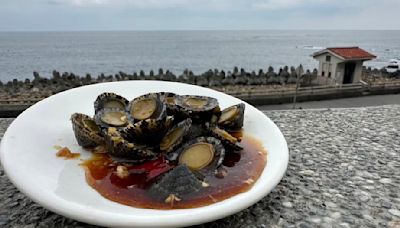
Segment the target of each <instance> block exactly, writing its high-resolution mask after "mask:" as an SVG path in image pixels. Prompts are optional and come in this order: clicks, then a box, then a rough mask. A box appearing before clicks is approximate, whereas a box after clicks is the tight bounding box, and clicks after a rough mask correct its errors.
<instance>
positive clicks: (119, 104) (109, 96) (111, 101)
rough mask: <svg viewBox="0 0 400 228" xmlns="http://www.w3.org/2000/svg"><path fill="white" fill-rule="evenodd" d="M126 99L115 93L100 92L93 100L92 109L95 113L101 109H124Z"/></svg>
mask: <svg viewBox="0 0 400 228" xmlns="http://www.w3.org/2000/svg"><path fill="white" fill-rule="evenodd" d="M128 102H129V101H128V100H127V99H125V98H124V97H122V96H120V95H118V94H115V93H102V94H100V95H99V96H98V97H97V99H96V101H95V102H94V111H95V114H97V113H98V112H99V111H101V110H103V109H105V108H106V109H110V108H112V109H121V110H124V109H125V108H126V106H127V105H128Z"/></svg>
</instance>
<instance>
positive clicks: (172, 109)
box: [71, 92, 267, 210]
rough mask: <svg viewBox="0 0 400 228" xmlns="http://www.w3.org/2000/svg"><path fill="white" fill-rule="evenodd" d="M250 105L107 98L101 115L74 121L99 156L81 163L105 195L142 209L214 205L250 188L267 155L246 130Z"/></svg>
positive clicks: (167, 96) (202, 99)
mask: <svg viewBox="0 0 400 228" xmlns="http://www.w3.org/2000/svg"><path fill="white" fill-rule="evenodd" d="M245 107H246V105H245V104H244V103H239V104H235V105H232V106H229V107H226V108H224V109H222V108H221V107H220V104H219V102H218V100H217V99H215V98H212V97H207V96H198V95H179V94H175V93H170V92H158V93H148V94H144V95H141V96H138V97H135V98H133V99H132V100H128V99H127V98H124V97H123V96H120V95H118V94H116V93H112V92H105V93H102V94H100V95H99V96H98V97H97V99H96V100H95V101H94V105H93V108H94V115H93V116H89V115H86V114H83V113H73V114H72V115H71V122H72V130H73V132H74V135H75V138H76V141H77V143H78V144H79V145H80V146H81V147H82V148H84V149H85V150H88V151H90V152H92V154H93V155H92V157H91V158H90V159H87V160H84V161H83V162H82V163H81V164H80V165H81V166H82V167H83V168H84V169H85V173H86V181H87V183H88V184H89V185H90V186H91V187H92V188H93V189H95V190H96V191H97V192H98V193H99V194H100V195H102V196H103V197H105V198H107V199H109V200H112V201H114V202H118V203H121V204H125V205H128V206H133V207H138V208H152V209H164V210H166V209H181V208H195V207H201V206H206V205H209V204H212V203H217V202H219V201H222V200H225V199H227V198H230V197H233V196H235V195H237V194H239V193H241V192H245V191H247V190H249V189H250V188H251V187H252V186H253V184H255V183H256V181H257V179H258V178H259V176H260V175H261V173H262V171H263V169H264V167H265V165H266V153H267V152H266V150H265V149H264V148H263V146H262V145H261V143H259V142H258V141H257V139H255V138H254V137H252V136H248V135H246V132H244V131H243V125H244V120H245Z"/></svg>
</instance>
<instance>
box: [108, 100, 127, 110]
mask: <svg viewBox="0 0 400 228" xmlns="http://www.w3.org/2000/svg"><path fill="white" fill-rule="evenodd" d="M103 108H116V109H125V104H123V103H122V102H120V101H117V100H110V101H107V102H106V103H105V104H104V106H103Z"/></svg>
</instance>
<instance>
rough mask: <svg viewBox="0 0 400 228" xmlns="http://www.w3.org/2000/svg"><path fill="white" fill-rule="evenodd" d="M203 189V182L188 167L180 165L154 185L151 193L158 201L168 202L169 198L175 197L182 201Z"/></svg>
mask: <svg viewBox="0 0 400 228" xmlns="http://www.w3.org/2000/svg"><path fill="white" fill-rule="evenodd" d="M201 188H202V185H201V181H200V180H199V179H197V177H196V176H195V175H194V174H193V172H192V171H190V169H189V168H188V167H187V166H186V165H178V166H176V167H175V168H173V169H172V170H170V171H169V172H167V173H165V174H163V175H162V176H160V177H159V178H158V180H157V181H156V183H154V184H153V185H152V186H151V187H150V189H149V192H150V194H151V195H152V196H154V197H155V198H156V199H157V200H159V201H163V202H166V199H167V197H169V196H171V195H174V196H176V197H178V198H180V199H184V198H185V196H187V195H189V194H191V193H194V192H197V191H199V190H200V189H201Z"/></svg>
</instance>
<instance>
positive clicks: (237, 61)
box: [0, 30, 400, 82]
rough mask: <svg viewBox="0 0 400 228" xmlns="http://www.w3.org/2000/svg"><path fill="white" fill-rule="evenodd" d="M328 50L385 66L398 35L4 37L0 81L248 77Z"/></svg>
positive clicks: (311, 63)
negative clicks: (146, 75) (365, 55)
mask: <svg viewBox="0 0 400 228" xmlns="http://www.w3.org/2000/svg"><path fill="white" fill-rule="evenodd" d="M330 46H360V47H362V48H364V49H366V50H367V51H370V52H372V53H373V54H375V55H377V56H378V58H377V59H375V60H373V61H369V62H366V63H365V65H368V66H373V67H378V68H380V67H384V66H385V65H386V64H387V62H388V60H389V59H392V58H400V31H276V30H274V31H146V32H144V31H132V32H13V33H11V32H1V33H0V80H1V81H3V82H5V81H8V80H11V79H13V78H18V79H25V78H33V76H32V72H33V71H38V72H39V73H40V74H41V75H43V76H51V71H52V70H53V69H56V70H58V71H61V72H64V71H68V72H74V73H77V74H80V75H84V74H86V73H91V74H92V75H97V74H99V73H106V74H114V73H117V72H119V71H124V72H127V73H133V72H134V71H137V72H138V71H140V70H145V71H149V70H151V69H153V70H154V71H155V72H157V70H158V68H160V67H161V68H163V69H164V71H165V70H166V69H169V70H171V71H172V72H174V73H175V74H178V75H179V74H181V72H182V71H183V70H184V69H185V68H188V69H191V70H193V72H195V73H202V72H204V71H206V70H208V69H214V68H218V69H223V70H225V71H228V70H232V69H233V67H234V66H238V67H242V68H245V69H246V70H248V71H251V70H258V69H267V68H268V66H270V65H271V66H273V67H275V68H278V67H282V66H284V65H289V66H291V65H293V66H297V65H299V64H303V66H304V67H305V68H308V69H312V68H315V67H317V62H316V61H315V60H314V59H313V58H312V57H311V56H310V55H311V54H312V53H313V52H315V51H318V50H319V49H321V48H324V47H330Z"/></svg>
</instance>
